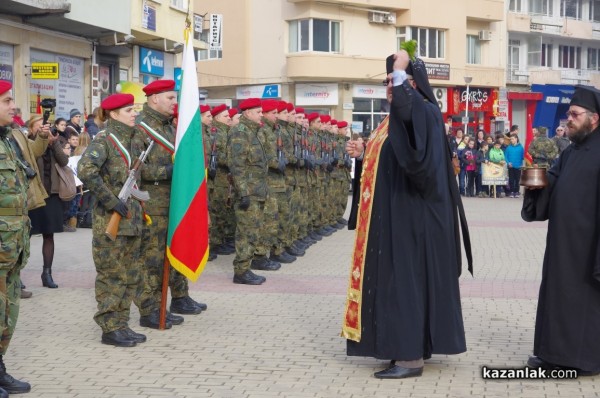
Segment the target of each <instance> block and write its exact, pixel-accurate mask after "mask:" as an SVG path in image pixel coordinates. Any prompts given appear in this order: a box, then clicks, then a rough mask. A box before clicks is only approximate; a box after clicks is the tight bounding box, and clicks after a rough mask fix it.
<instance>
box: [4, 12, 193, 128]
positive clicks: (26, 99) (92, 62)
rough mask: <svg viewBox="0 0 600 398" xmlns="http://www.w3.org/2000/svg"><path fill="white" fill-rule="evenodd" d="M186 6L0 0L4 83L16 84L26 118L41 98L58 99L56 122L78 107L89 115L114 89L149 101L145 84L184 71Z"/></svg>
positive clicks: (140, 99)
mask: <svg viewBox="0 0 600 398" xmlns="http://www.w3.org/2000/svg"><path fill="white" fill-rule="evenodd" d="M187 7H188V1H187V0H151V1H150V0H103V1H96V0H77V1H66V0H53V1H46V0H2V1H1V2H0V78H2V79H6V80H10V81H12V82H13V86H14V87H15V90H14V93H15V99H16V102H17V106H19V107H20V108H22V110H23V113H24V116H25V117H28V116H29V115H30V114H31V113H40V112H41V109H40V101H41V99H44V98H54V99H56V101H57V107H56V109H55V114H54V115H52V117H53V118H54V117H68V115H69V111H70V110H71V109H73V108H77V109H79V110H81V111H83V112H86V111H87V112H88V113H90V112H91V111H92V110H93V109H94V108H95V107H96V106H99V104H100V102H101V101H102V99H103V98H105V97H106V96H108V95H110V94H112V93H114V92H116V91H117V89H124V91H127V90H129V91H131V92H133V93H134V94H138V97H137V98H138V102H144V97H143V96H141V95H139V94H140V93H141V86H143V84H145V83H147V82H149V81H151V80H154V79H157V78H174V77H176V76H177V75H178V73H179V70H178V68H177V66H178V65H179V64H180V60H179V59H178V57H179V58H180V55H177V54H178V53H180V52H181V50H182V42H183V29H184V27H185V18H186V16H187V14H188V10H187ZM195 46H197V48H202V47H201V46H202V44H201V43H200V42H199V41H196V42H195ZM144 60H146V62H144ZM43 70H46V71H50V72H51V73H48V74H43V73H40V72H42V71H43Z"/></svg>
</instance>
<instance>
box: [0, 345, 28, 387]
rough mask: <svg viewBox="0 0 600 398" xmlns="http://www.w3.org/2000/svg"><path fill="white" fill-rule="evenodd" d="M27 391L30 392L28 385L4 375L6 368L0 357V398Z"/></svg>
mask: <svg viewBox="0 0 600 398" xmlns="http://www.w3.org/2000/svg"><path fill="white" fill-rule="evenodd" d="M29 391H31V385H30V384H29V383H27V382H25V381H20V380H17V379H15V378H14V377H12V376H11V375H9V374H8V373H6V366H4V360H3V358H2V355H0V397H8V394H24V393H26V392H29ZM7 393H8V394H7Z"/></svg>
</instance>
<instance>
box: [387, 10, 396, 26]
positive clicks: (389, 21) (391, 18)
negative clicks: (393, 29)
mask: <svg viewBox="0 0 600 398" xmlns="http://www.w3.org/2000/svg"><path fill="white" fill-rule="evenodd" d="M384 20H385V23H387V24H390V25H395V24H396V14H395V13H393V12H390V13H389V14H386V15H385V18H384Z"/></svg>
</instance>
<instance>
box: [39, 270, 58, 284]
mask: <svg viewBox="0 0 600 398" xmlns="http://www.w3.org/2000/svg"><path fill="white" fill-rule="evenodd" d="M42 286H44V287H49V288H50V289H56V288H57V287H58V285H57V284H56V283H54V281H53V280H52V268H50V267H44V269H43V270H42Z"/></svg>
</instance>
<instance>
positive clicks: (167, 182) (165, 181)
mask: <svg viewBox="0 0 600 398" xmlns="http://www.w3.org/2000/svg"><path fill="white" fill-rule="evenodd" d="M152 184H153V185H171V181H167V180H164V181H154V182H153V183H152Z"/></svg>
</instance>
